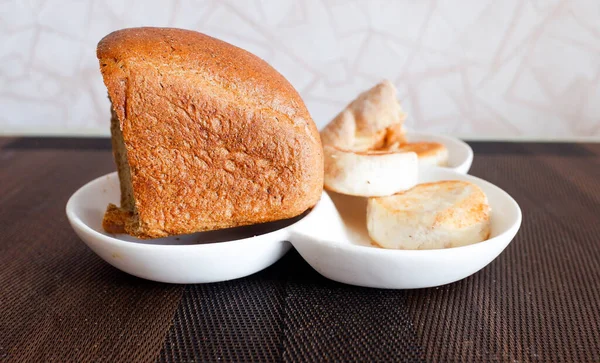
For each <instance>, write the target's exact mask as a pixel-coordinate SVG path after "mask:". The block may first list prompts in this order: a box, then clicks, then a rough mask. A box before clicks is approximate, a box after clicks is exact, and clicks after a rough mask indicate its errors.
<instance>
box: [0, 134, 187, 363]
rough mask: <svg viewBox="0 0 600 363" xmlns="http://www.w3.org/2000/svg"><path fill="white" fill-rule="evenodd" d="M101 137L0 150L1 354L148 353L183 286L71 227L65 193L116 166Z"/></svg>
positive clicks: (84, 356)
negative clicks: (131, 265) (125, 262)
mask: <svg viewBox="0 0 600 363" xmlns="http://www.w3.org/2000/svg"><path fill="white" fill-rule="evenodd" d="M109 147H110V142H109V141H107V140H93V139H90V140H87V139H80V140H63V139H42V140H36V139H17V140H15V141H14V142H11V143H8V144H5V145H4V147H3V148H2V149H1V151H0V361H2V360H7V361H15V362H17V361H18V362H47V361H55V362H83V361H106V362H116V361H152V360H153V359H154V358H155V357H156V355H157V353H158V352H159V350H160V347H161V346H162V342H163V340H164V336H165V333H166V331H167V330H168V328H169V326H170V324H171V319H172V316H173V313H174V311H175V309H176V307H177V304H178V302H179V299H180V296H181V291H182V287H181V286H174V285H173V286H169V285H165V284H158V283H153V282H149V281H145V280H142V279H138V278H135V277H132V276H129V275H127V274H125V273H122V272H120V271H118V270H117V269H115V268H113V267H112V266H110V265H108V264H106V263H105V262H104V261H102V260H100V259H99V258H98V257H97V256H96V255H95V254H94V253H93V252H92V251H91V250H89V249H88V248H87V247H86V246H85V245H84V244H83V243H82V242H81V241H80V240H79V238H78V237H77V236H76V235H75V234H74V232H73V231H72V230H71V228H70V226H69V224H68V221H67V218H66V216H65V205H66V202H67V199H68V198H69V197H70V195H71V194H72V193H73V192H74V191H75V190H76V189H77V188H79V187H80V186H81V185H83V184H84V183H86V182H87V181H89V180H91V179H93V178H95V177H97V176H100V175H102V174H105V173H107V172H110V171H112V170H114V165H113V162H112V159H111V156H110V151H109V149H108V148H109Z"/></svg>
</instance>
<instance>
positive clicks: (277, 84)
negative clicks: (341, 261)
mask: <svg viewBox="0 0 600 363" xmlns="http://www.w3.org/2000/svg"><path fill="white" fill-rule="evenodd" d="M97 56H98V59H99V61H100V70H101V72H102V76H103V78H104V83H105V85H106V87H107V89H108V94H109V97H110V100H111V102H112V109H113V117H112V121H111V133H112V141H113V151H114V156H115V161H116V163H117V167H118V172H119V179H120V184H121V205H120V207H117V206H114V205H111V206H109V207H108V209H107V212H106V215H105V218H104V223H103V226H104V228H105V229H106V230H107V231H108V232H111V233H123V232H125V233H128V234H130V235H133V236H136V237H139V238H155V237H164V236H168V235H176V234H184V233H192V232H197V231H207V230H214V229H221V228H228V227H236V226H243V225H249V224H256V223H262V222H269V221H274V220H279V219H286V218H291V217H294V216H297V215H299V214H301V213H303V212H304V211H305V210H307V209H309V208H311V207H312V206H314V205H315V204H316V203H317V201H318V200H319V198H320V195H321V192H322V186H323V150H322V147H321V143H320V139H319V133H318V131H317V128H316V126H315V124H314V122H313V121H312V119H311V117H310V115H309V113H308V111H307V109H306V107H305V105H304V103H303V102H302V99H301V98H300V96H299V95H298V93H297V92H296V90H294V88H293V87H292V86H291V85H290V84H289V83H288V82H287V81H286V80H285V78H284V77H283V76H281V75H280V74H279V73H277V71H275V70H274V69H273V68H272V67H270V66H269V65H268V64H267V63H265V62H264V61H262V60H261V59H259V58H258V57H256V56H254V55H252V54H250V53H248V52H246V51H244V50H242V49H240V48H237V47H235V46H232V45H230V44H228V43H225V42H223V41H220V40H217V39H215V38H211V37H209V36H207V35H204V34H201V33H197V32H193V31H188V30H181V29H169V28H132V29H125V30H120V31H117V32H114V33H111V34H109V35H108V36H106V37H105V38H104V39H102V40H101V41H100V43H99V44H98V49H97Z"/></svg>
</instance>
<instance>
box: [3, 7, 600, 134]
mask: <svg viewBox="0 0 600 363" xmlns="http://www.w3.org/2000/svg"><path fill="white" fill-rule="evenodd" d="M141 25H154V26H175V27H183V28H190V29H196V30H199V31H202V32H205V33H207V34H210V35H213V36H216V37H219V38H221V39H224V40H226V41H229V42H231V43H233V44H236V45H238V46H240V47H243V48H246V49H248V50H250V51H251V52H253V53H255V54H257V55H259V56H260V57H262V58H264V59H265V60H267V61H268V62H269V63H271V64H272V65H273V66H274V67H275V68H277V69H278V70H279V71H280V72H282V73H283V74H284V75H285V76H286V77H288V79H289V80H290V81H291V82H292V84H294V86H295V87H296V88H297V89H298V90H299V91H300V93H301V94H302V95H303V97H304V99H305V101H306V103H307V105H308V108H309V110H310V111H311V113H312V115H313V117H314V119H315V121H316V122H317V123H318V124H319V126H322V125H324V124H325V123H327V122H328V121H329V120H330V119H331V118H332V117H333V116H334V115H335V114H336V113H337V112H338V111H339V110H340V109H341V108H342V107H344V105H345V104H346V103H347V102H348V101H350V100H351V99H352V98H353V97H354V96H355V95H356V94H357V93H358V92H360V91H361V90H364V89H366V88H369V87H370V86H371V85H373V84H374V83H376V82H378V81H379V80H380V79H382V78H389V79H390V80H392V81H393V82H394V83H395V84H396V85H397V87H398V89H399V93H400V99H401V101H402V103H403V105H404V106H405V108H406V110H407V111H408V112H409V117H410V118H409V121H408V123H409V125H410V126H412V127H413V128H415V129H419V130H428V131H435V132H444V133H451V134H454V135H459V136H462V137H468V138H503V139H505V138H534V139H539V138H541V139H549V138H563V139H572V138H597V139H600V1H598V0H589V1H584V0H581V1H580V0H502V1H496V0H447V1H446V0H431V1H423V0H414V1H408V0H388V1H366V0H364V1H358V0H355V1H352V0H302V1H300V0H230V1H225V0H205V1H192V0H176V1H164V0H162V1H158V0H157V1H144V0H137V1H119V0H89V1H84V0H79V1H78V0H72V1H59V0H35V1H34V0H9V1H6V0H4V1H0V111H1V112H0V131H1V132H3V133H5V134H6V133H13V134H14V133H29V134H31V133H34V134H40V133H42V134H47V133H53V134H108V119H109V110H108V107H109V103H108V100H107V98H106V91H105V89H104V85H103V84H102V80H101V77H100V73H99V70H98V63H97V60H96V58H95V47H96V44H97V42H98V40H100V38H101V37H102V36H104V35H105V34H107V33H109V32H110V31H112V30H115V29H119V28H123V27H131V26H141Z"/></svg>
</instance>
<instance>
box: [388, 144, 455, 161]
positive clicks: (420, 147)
mask: <svg viewBox="0 0 600 363" xmlns="http://www.w3.org/2000/svg"><path fill="white" fill-rule="evenodd" d="M396 150H398V151H404V152H414V153H415V154H417V157H418V158H419V165H421V166H447V165H448V149H447V148H446V146H444V145H443V144H440V143H437V142H423V141H419V142H411V143H407V144H403V145H400V146H398V147H397V148H396Z"/></svg>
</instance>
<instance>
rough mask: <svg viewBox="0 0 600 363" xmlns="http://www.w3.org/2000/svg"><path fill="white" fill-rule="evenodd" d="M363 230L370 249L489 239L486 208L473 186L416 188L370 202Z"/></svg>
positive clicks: (443, 245)
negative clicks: (372, 247)
mask: <svg viewBox="0 0 600 363" xmlns="http://www.w3.org/2000/svg"><path fill="white" fill-rule="evenodd" d="M367 229H368V231H369V235H370V237H371V239H372V240H373V242H374V244H376V245H378V246H379V247H383V248H392V249H411V250H425V249H439V248H449V247H458V246H464V245H469V244H473V243H477V242H481V241H484V240H486V239H487V238H489V235H490V207H489V205H488V202H487V197H486V196H485V194H484V193H483V191H482V190H481V189H480V188H479V187H478V186H477V185H475V184H472V183H469V182H465V181H456V180H455V181H441V182H436V183H426V184H419V185H417V186H416V187H414V188H412V189H410V190H407V191H405V192H402V193H398V194H395V195H392V196H388V197H379V198H369V201H368V202H367Z"/></svg>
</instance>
